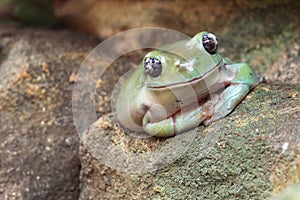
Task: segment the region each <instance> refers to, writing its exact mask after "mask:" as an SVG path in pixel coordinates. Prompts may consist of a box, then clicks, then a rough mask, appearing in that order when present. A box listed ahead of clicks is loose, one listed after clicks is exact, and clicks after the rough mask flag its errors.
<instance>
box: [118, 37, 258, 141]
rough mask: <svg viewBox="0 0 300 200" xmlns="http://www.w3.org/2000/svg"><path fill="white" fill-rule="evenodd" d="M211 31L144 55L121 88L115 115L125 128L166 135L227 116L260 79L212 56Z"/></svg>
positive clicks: (214, 45) (216, 54) (215, 50)
mask: <svg viewBox="0 0 300 200" xmlns="http://www.w3.org/2000/svg"><path fill="white" fill-rule="evenodd" d="M218 46H219V44H218V40H217V38H216V36H215V35H214V34H213V33H210V32H207V31H202V32H200V33H197V34H196V35H195V36H193V37H192V38H190V39H185V40H180V41H177V42H175V43H172V44H168V45H165V46H163V47H161V48H157V49H154V50H152V51H150V52H148V53H147V54H146V55H145V57H144V58H143V60H142V61H141V63H140V64H139V65H138V66H137V68H136V69H135V71H134V72H133V73H132V74H131V75H130V76H129V77H128V78H127V80H126V81H125V83H124V84H123V85H122V87H121V89H120V92H119V95H118V97H117V100H116V106H115V113H116V117H117V119H118V121H119V123H120V124H121V126H123V127H124V128H125V129H129V130H131V131H136V132H138V131H141V132H144V133H147V135H150V136H156V137H171V136H175V135H177V134H179V133H183V132H186V131H189V130H191V129H193V128H196V127H198V126H199V125H200V124H203V125H205V126H209V125H211V124H212V123H213V122H216V121H218V120H220V119H223V118H224V117H226V116H227V115H229V114H230V113H231V112H232V111H233V110H234V109H235V108H236V107H237V105H238V104H239V103H240V102H241V101H242V100H243V99H244V98H245V97H246V96H247V94H248V93H249V92H250V91H251V90H252V89H253V88H254V87H255V86H257V85H258V84H259V82H260V79H259V78H258V76H257V75H256V74H255V71H254V69H253V68H252V67H251V66H250V65H249V64H247V63H245V62H241V63H235V62H233V61H232V60H231V59H229V58H227V57H223V56H222V55H221V53H220V52H218Z"/></svg>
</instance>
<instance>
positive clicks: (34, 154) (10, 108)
mask: <svg viewBox="0 0 300 200" xmlns="http://www.w3.org/2000/svg"><path fill="white" fill-rule="evenodd" d="M83 41H84V44H83V43H82V42H83ZM95 44H97V40H95V39H92V38H89V37H87V36H83V35H79V34H74V33H71V32H68V31H38V30H34V29H23V30H21V29H19V28H14V27H11V26H5V25H3V24H1V25H0V85H1V88H0V91H1V95H0V110H1V112H0V177H1V178H0V199H3V200H6V199H30V200H32V199H53V200H58V199H76V198H77V197H78V194H79V170H80V162H79V157H78V136H77V132H76V130H75V127H74V123H73V118H72V111H71V108H72V104H71V96H72V87H73V84H72V83H70V82H69V76H70V75H71V74H72V72H76V70H77V69H78V67H79V66H80V63H81V61H82V60H83V58H84V56H85V54H86V53H88V51H89V50H90V49H91V48H92V47H93V46H94V45H95Z"/></svg>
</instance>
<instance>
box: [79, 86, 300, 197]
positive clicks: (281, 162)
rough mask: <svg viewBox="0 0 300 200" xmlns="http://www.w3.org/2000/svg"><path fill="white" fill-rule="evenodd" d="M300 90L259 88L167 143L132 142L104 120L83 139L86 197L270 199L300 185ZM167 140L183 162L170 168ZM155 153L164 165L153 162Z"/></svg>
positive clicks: (109, 121)
mask: <svg viewBox="0 0 300 200" xmlns="http://www.w3.org/2000/svg"><path fill="white" fill-rule="evenodd" d="M299 91H300V86H299V85H292V84H280V83H279V84H276V83H273V84H261V85H259V86H258V87H257V88H256V89H254V91H252V92H251V93H250V95H249V96H247V97H246V99H245V100H244V101H243V102H242V103H241V104H240V105H239V106H238V107H237V108H236V109H235V111H234V112H233V113H232V114H231V115H230V116H228V117H226V118H225V119H224V120H221V121H220V122H218V123H215V124H213V125H211V126H209V127H207V128H204V127H203V126H200V127H199V128H195V129H194V130H192V131H190V132H187V133H184V134H182V135H178V136H176V137H175V138H168V139H158V138H148V139H137V138H131V137H130V136H128V135H126V134H125V133H124V132H123V131H122V130H120V129H119V128H118V126H116V125H115V123H114V119H113V117H112V116H111V115H109V116H103V117H102V118H100V119H99V120H98V121H97V122H96V123H94V124H93V125H92V126H91V127H90V129H89V130H88V131H86V132H85V134H84V135H83V137H82V138H81V142H82V144H81V150H80V153H81V162H82V171H81V182H82V193H81V198H80V199H81V200H86V199H153V198H155V199H196V198H199V199H266V198H267V197H270V195H271V194H272V193H273V192H277V191H279V190H282V189H283V188H285V187H286V186H287V185H289V184H292V183H299V182H300V173H299V172H300V168H299V163H300V146H299V145H300V137H299V134H300V132H299V130H300V93H299ZM191 135H194V136H195V137H191ZM184 137H187V138H188V137H191V139H188V140H187V141H185V142H190V143H180V142H182V138H184ZM174 141H177V143H176V142H175V143H174ZM169 143H173V144H174V145H175V146H174V148H173V149H172V151H173V152H172V153H173V154H175V155H176V154H178V155H181V157H180V158H179V159H177V160H176V159H174V161H175V162H174V163H172V162H170V164H166V162H167V161H166V160H163V159H165V158H169V157H168V156H166V157H164V156H162V155H163V154H164V155H166V154H167V152H163V151H164V149H163V147H164V146H166V145H168V144H169ZM106 145H107V146H106ZM182 145H183V146H189V148H187V149H182V148H180V146H182ZM157 151H158V152H160V151H161V152H163V153H161V154H160V156H161V158H162V160H161V163H159V162H157V161H158V160H155V159H154V160H151V159H149V160H147V158H148V155H149V154H154V153H156V152H157ZM185 151H186V152H185ZM141 155H142V156H141ZM135 156H136V157H140V159H136V161H138V162H136V163H134V162H132V161H135V160H134V157H135ZM131 159H132V160H131ZM143 159H144V160H145V162H146V164H145V163H144V162H140V163H142V164H141V165H140V164H139V161H140V160H143ZM151 161H152V162H151ZM147 163H148V164H147ZM153 164H154V166H155V164H156V166H157V167H156V168H157V169H158V170H153V171H148V170H147V167H148V166H151V165H153ZM159 164H161V165H162V168H161V167H160V166H159ZM164 164H166V165H164ZM152 169H155V168H152ZM134 171H136V172H144V173H134Z"/></svg>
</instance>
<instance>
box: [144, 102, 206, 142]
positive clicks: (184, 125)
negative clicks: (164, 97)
mask: <svg viewBox="0 0 300 200" xmlns="http://www.w3.org/2000/svg"><path fill="white" fill-rule="evenodd" d="M201 112H202V107H199V106H193V107H189V108H186V109H185V108H183V109H182V110H180V111H178V112H177V113H175V114H173V115H172V116H169V117H167V118H166V119H163V120H160V121H157V122H151V112H150V110H149V111H147V113H146V114H145V116H144V118H143V129H144V130H145V131H146V132H147V133H149V134H151V135H155V136H157V137H169V136H174V135H176V134H178V133H181V132H184V131H187V130H190V129H192V128H195V127H196V126H198V125H199V124H200V123H202V122H203V121H204V120H205V119H207V117H206V116H204V115H201Z"/></svg>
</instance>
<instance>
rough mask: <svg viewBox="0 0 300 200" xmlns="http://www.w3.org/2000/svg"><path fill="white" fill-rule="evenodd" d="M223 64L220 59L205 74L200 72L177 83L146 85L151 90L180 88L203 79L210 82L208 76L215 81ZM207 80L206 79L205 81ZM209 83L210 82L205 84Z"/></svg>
mask: <svg viewBox="0 0 300 200" xmlns="http://www.w3.org/2000/svg"><path fill="white" fill-rule="evenodd" d="M222 66H223V62H222V60H221V61H220V62H219V63H218V64H217V65H216V66H215V67H213V68H212V69H210V70H209V71H207V72H206V73H205V74H202V75H201V76H199V77H196V78H193V79H191V80H188V81H184V82H179V83H171V84H166V85H147V87H148V88H149V89H152V90H163V89H173V88H181V87H187V86H191V85H193V84H197V83H198V82H200V81H205V82H207V83H210V82H212V81H211V80H210V81H208V77H209V78H210V79H212V80H213V82H214V83H215V82H217V80H218V78H219V77H220V68H221V67H222ZM206 80H207V81H206ZM207 85H211V84H207Z"/></svg>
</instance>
